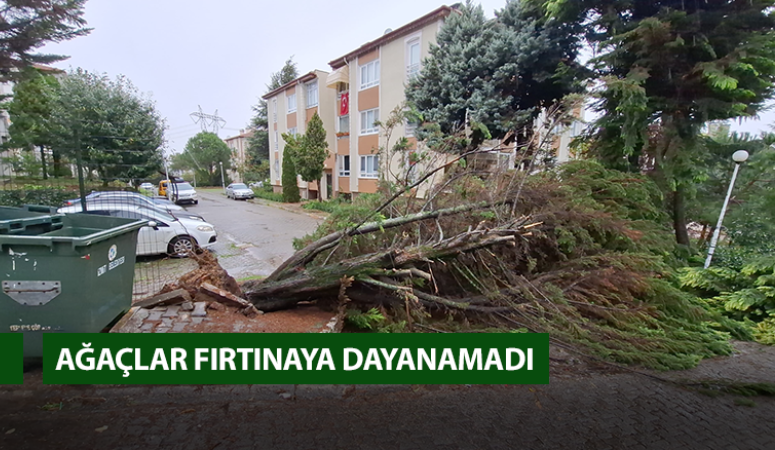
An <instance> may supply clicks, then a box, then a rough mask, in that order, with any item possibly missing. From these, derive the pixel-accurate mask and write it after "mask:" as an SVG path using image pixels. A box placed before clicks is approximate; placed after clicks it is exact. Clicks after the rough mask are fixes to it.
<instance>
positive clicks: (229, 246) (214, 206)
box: [134, 191, 324, 300]
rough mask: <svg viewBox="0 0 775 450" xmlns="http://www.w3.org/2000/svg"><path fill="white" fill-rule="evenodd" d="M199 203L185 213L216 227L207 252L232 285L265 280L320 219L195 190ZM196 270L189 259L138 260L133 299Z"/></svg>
mask: <svg viewBox="0 0 775 450" xmlns="http://www.w3.org/2000/svg"><path fill="white" fill-rule="evenodd" d="M199 198H200V200H199V204H198V205H191V206H187V207H186V208H187V209H188V210H189V211H191V212H194V213H197V214H199V215H201V216H202V217H204V218H205V220H207V221H208V222H209V223H211V224H213V225H215V228H216V230H217V232H218V241H217V242H216V244H215V245H214V246H213V247H212V248H211V249H210V250H211V251H212V252H213V253H214V254H215V255H216V256H218V260H219V262H220V264H221V266H222V267H223V268H224V269H226V271H227V272H229V274H230V275H231V276H233V277H234V278H236V279H237V280H240V279H246V278H250V277H254V276H267V275H269V274H270V273H272V271H273V270H274V269H275V268H276V267H277V266H278V265H280V263H281V262H283V261H284V260H285V259H286V258H288V257H289V256H291V255H292V254H293V251H294V250H293V239H294V238H299V237H303V236H305V235H306V234H309V233H312V232H313V231H315V229H316V228H317V226H318V224H319V223H321V222H322V221H323V220H324V217H323V216H322V215H320V214H315V213H310V214H305V213H303V210H302V209H300V208H296V209H293V210H290V211H289V210H287V209H283V208H282V205H276V206H270V205H268V204H267V202H264V201H262V200H256V201H251V202H246V201H235V200H229V199H227V198H226V196H224V195H222V194H220V193H219V192H212V191H210V192H207V191H199ZM195 268H196V263H195V262H193V261H191V260H188V259H185V258H183V259H170V258H161V257H141V258H138V263H137V264H136V265H135V289H134V291H135V295H134V297H135V299H136V300H138V299H141V298H144V297H147V296H149V295H152V294H153V293H155V292H158V291H159V289H161V287H162V286H164V284H166V283H170V282H174V281H176V280H177V279H178V278H180V276H181V275H183V274H185V273H187V272H189V271H191V270H193V269H195Z"/></svg>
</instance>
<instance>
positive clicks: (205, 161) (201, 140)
mask: <svg viewBox="0 0 775 450" xmlns="http://www.w3.org/2000/svg"><path fill="white" fill-rule="evenodd" d="M178 161H179V163H181V164H184V165H185V166H187V167H188V168H190V169H192V170H194V171H195V172H196V174H197V177H196V178H197V180H200V182H201V183H202V184H208V185H209V186H218V185H220V184H221V165H223V170H224V174H225V171H226V170H228V169H230V168H231V150H230V149H229V146H228V145H226V143H225V142H223V140H221V138H219V137H218V135H216V134H215V133H209V132H207V131H202V132H201V133H198V134H197V135H196V136H194V137H192V138H191V139H189V140H188V142H187V143H186V147H185V149H184V150H183V153H181V155H180V157H179V159H178Z"/></svg>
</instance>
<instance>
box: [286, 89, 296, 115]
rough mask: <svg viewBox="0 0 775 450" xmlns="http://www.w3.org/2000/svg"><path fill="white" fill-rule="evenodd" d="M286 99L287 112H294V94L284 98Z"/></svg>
mask: <svg viewBox="0 0 775 450" xmlns="http://www.w3.org/2000/svg"><path fill="white" fill-rule="evenodd" d="M285 98H286V99H288V112H289V113H292V112H296V92H294V93H293V94H288V95H286V96H285Z"/></svg>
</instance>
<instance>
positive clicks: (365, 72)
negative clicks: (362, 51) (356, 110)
mask: <svg viewBox="0 0 775 450" xmlns="http://www.w3.org/2000/svg"><path fill="white" fill-rule="evenodd" d="M378 84H379V60H376V61H372V62H370V63H366V64H364V65H362V66H361V89H366V88H370V87H372V86H376V85H378Z"/></svg>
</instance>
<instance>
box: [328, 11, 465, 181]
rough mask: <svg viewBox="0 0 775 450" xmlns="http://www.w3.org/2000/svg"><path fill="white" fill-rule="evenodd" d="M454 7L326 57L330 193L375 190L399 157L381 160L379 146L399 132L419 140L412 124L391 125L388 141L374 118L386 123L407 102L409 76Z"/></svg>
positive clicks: (414, 73)
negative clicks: (330, 97)
mask: <svg viewBox="0 0 775 450" xmlns="http://www.w3.org/2000/svg"><path fill="white" fill-rule="evenodd" d="M453 11H454V10H453V8H451V7H449V6H442V7H440V8H438V9H436V10H434V11H432V12H430V13H428V14H426V15H424V16H422V17H420V18H418V19H416V20H414V21H412V22H410V23H408V24H406V25H404V26H402V27H400V28H398V29H396V30H388V31H386V32H385V34H384V35H383V36H381V37H380V38H378V39H375V40H373V41H371V42H367V43H366V44H364V45H361V46H360V47H358V48H357V49H355V50H353V51H351V52H350V53H347V54H346V55H344V56H341V57H339V58H336V59H334V60H333V61H331V62H330V63H329V65H330V66H331V69H332V72H331V74H329V75H328V78H327V80H326V87H327V88H328V90H330V91H331V92H334V93H335V94H336V105H335V110H334V112H335V119H336V120H335V126H336V129H335V131H336V136H337V138H336V146H335V147H332V150H333V151H335V165H336V170H335V171H334V180H335V181H334V195H339V194H357V193H367V192H375V191H376V189H377V181H378V178H379V174H380V173H381V172H382V171H385V170H387V171H388V173H396V172H397V170H398V166H400V165H401V163H402V161H400V160H399V158H398V157H395V158H393V160H392V161H380V155H379V154H378V153H379V149H380V148H381V147H385V146H387V145H392V144H393V143H394V142H396V140H397V139H399V138H401V137H407V138H408V139H409V141H410V143H411V145H413V146H416V145H417V141H416V139H414V137H413V136H412V133H413V129H414V124H411V123H404V124H403V126H398V127H396V128H394V129H393V132H392V135H391V142H389V143H388V142H387V137H386V136H385V135H384V134H383V133H381V132H380V131H381V130H380V127H379V126H377V125H375V122H377V121H381V122H383V123H384V121H385V120H386V119H387V118H388V116H389V114H390V112H391V111H392V110H393V109H394V108H396V107H398V106H399V105H402V104H403V103H404V102H405V100H406V97H405V95H404V89H405V86H406V84H407V82H408V81H409V79H410V78H411V77H412V76H414V75H416V74H418V73H419V71H420V67H421V64H422V60H423V59H424V58H426V57H428V53H429V50H430V47H431V45H432V44H435V43H436V34H437V33H438V31H439V29H440V28H441V26H442V24H443V22H444V19H445V18H446V17H447V16H449V15H450V14H451V13H452V12H453ZM391 168H392V169H395V170H388V169H391Z"/></svg>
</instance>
